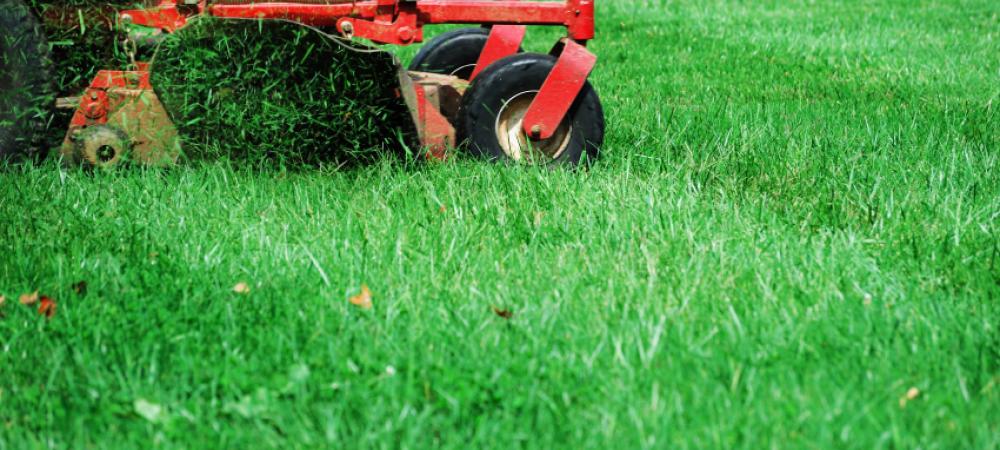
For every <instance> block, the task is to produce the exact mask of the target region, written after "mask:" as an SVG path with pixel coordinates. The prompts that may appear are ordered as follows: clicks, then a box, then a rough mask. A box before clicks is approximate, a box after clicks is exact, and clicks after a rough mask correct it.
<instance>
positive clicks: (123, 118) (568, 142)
mask: <svg viewBox="0 0 1000 450" xmlns="http://www.w3.org/2000/svg"><path fill="white" fill-rule="evenodd" d="M20 1H21V0H0V5H2V6H3V7H4V8H7V7H8V6H11V7H15V8H16V6H17V5H16V3H17V2H20ZM157 2H158V3H157ZM22 9H24V12H23V13H20V12H18V13H16V14H12V13H10V12H8V13H5V14H3V15H0V22H4V23H0V56H2V58H3V61H5V63H4V65H3V66H0V88H3V90H4V91H5V92H19V93H21V94H18V95H20V97H18V95H14V97H17V98H9V99H8V100H7V101H6V102H5V103H6V104H7V105H12V106H9V107H8V109H10V111H0V155H4V154H6V155H13V154H18V153H27V152H30V151H31V149H32V146H33V145H34V144H33V142H31V141H32V139H31V138H29V137H28V136H31V135H32V130H34V129H36V128H39V127H43V126H44V124H43V123H40V122H41V121H42V120H43V119H44V117H46V115H45V114H44V110H45V109H46V108H47V107H50V106H51V105H34V104H32V103H31V102H32V100H33V99H35V98H38V97H40V96H41V94H43V93H44V92H42V90H41V88H37V89H36V88H35V85H36V84H37V85H38V86H41V85H43V84H44V83H43V80H41V79H40V77H42V76H43V73H44V71H42V70H40V69H41V66H39V70H37V71H33V70H32V68H31V67H27V68H25V67H12V66H11V63H10V61H15V60H18V59H17V58H15V57H14V56H16V55H20V56H21V59H19V61H27V64H28V65H29V66H30V65H31V61H33V59H32V58H23V55H24V53H26V52H28V53H30V52H38V53H39V54H42V53H43V52H45V46H46V43H45V41H44V36H41V35H40V33H39V31H38V25H37V22H36V20H35V19H34V18H32V17H30V12H29V11H28V10H27V8H22ZM117 14H118V20H119V22H120V23H121V24H124V25H125V26H126V27H127V29H129V30H130V35H134V34H141V35H142V36H144V37H149V36H156V35H163V34H169V33H173V32H176V31H178V30H180V29H182V28H184V27H185V26H186V25H188V24H189V23H190V22H191V21H192V20H193V19H195V18H196V17H200V16H210V17H214V18H219V19H244V20H246V19H252V20H264V21H268V20H281V21H291V22H295V23H298V24H301V25H303V26H308V27H315V28H317V29H321V30H324V31H327V32H329V33H330V34H335V35H337V36H338V37H339V38H341V39H357V38H360V39H366V40H368V41H371V42H373V43H375V44H394V45H411V44H416V43H420V42H423V38H424V26H425V25H433V24H473V25H478V26H479V27H476V28H465V29H458V30H455V31H451V32H448V33H445V34H442V35H440V36H438V37H437V38H435V39H433V40H431V41H430V42H428V43H427V44H426V45H424V46H423V48H421V49H420V51H419V53H418V54H417V56H416V57H415V59H414V60H413V62H412V64H411V65H410V67H409V70H407V71H402V70H401V71H400V74H399V85H400V88H399V89H398V95H399V96H401V97H402V98H404V99H405V102H406V105H407V106H408V108H409V111H410V114H411V116H412V119H413V122H414V123H415V125H416V130H417V132H418V134H419V137H420V141H421V143H422V145H423V147H424V148H425V149H426V151H427V155H428V157H432V158H444V157H445V156H446V155H447V152H448V151H449V150H450V149H453V148H456V147H464V148H466V149H467V150H468V151H470V152H472V153H473V154H475V155H479V156H483V157H486V158H489V159H494V160H508V161H517V162H525V163H535V164H551V163H561V164H568V165H576V164H579V163H581V162H585V161H589V160H593V159H594V158H596V157H597V155H598V153H599V150H600V147H601V145H602V143H603V139H604V114H603V111H602V109H601V104H600V100H599V99H598V96H597V94H596V92H595V91H594V89H593V88H592V87H591V86H590V83H589V82H588V81H587V80H588V77H589V76H590V73H591V71H592V70H593V69H594V66H595V64H596V62H597V57H596V56H595V55H594V54H593V53H591V52H590V51H588V50H587V48H586V44H587V42H588V41H589V40H591V39H593V38H594V0H560V1H520V0H287V1H282V2H268V1H251V0H214V1H213V0H208V1H206V0H200V1H199V0H154V1H153V4H152V5H151V6H150V7H148V8H145V9H131V10H124V11H119V12H118V13H117ZM529 25H544V26H559V27H564V28H565V29H566V30H567V34H566V37H564V38H562V39H560V40H559V41H558V42H557V43H556V44H555V45H554V46H553V48H552V50H551V52H550V53H548V54H538V53H523V52H521V45H522V41H523V40H524V37H525V33H526V28H527V26H529ZM136 30H138V32H137V31H136ZM36 59H38V60H41V59H42V58H36ZM40 64H41V63H40ZM131 69H132V70H127V71H110V70H103V71H100V72H98V73H97V75H96V77H94V79H93V81H92V82H91V83H90V85H89V86H88V87H87V88H86V90H85V91H84V92H83V93H82V95H80V96H79V97H66V98H61V99H59V100H58V102H56V103H57V105H56V106H57V107H60V108H70V109H73V110H74V113H73V116H72V120H71V123H70V125H69V130H68V132H67V133H66V136H65V139H64V141H63V143H62V147H61V153H62V156H63V158H64V160H65V161H69V162H76V163H82V164H87V165H92V166H103V167H106V166H114V165H116V164H117V163H119V162H120V161H122V160H130V161H136V162H139V163H143V164H149V165H164V164H171V163H173V162H174V161H175V160H176V158H177V156H178V154H179V151H180V139H179V137H178V132H177V129H176V127H175V126H174V124H173V123H172V121H171V118H170V115H169V114H168V113H167V112H166V110H165V109H164V107H163V105H162V104H161V102H160V101H159V99H158V98H157V94H156V92H155V91H154V89H153V86H152V85H151V83H150V67H149V65H148V64H144V63H142V62H136V63H135V64H134V66H133V67H131ZM36 91H37V92H36ZM21 97H23V98H21ZM50 101H51V100H50ZM5 103H0V106H2V105H4V104H5ZM35 107H37V109H38V111H39V112H37V113H34V112H32V111H34V109H33V108H35Z"/></svg>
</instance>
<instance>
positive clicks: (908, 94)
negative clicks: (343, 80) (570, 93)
mask: <svg viewBox="0 0 1000 450" xmlns="http://www.w3.org/2000/svg"><path fill="white" fill-rule="evenodd" d="M598 9H599V17H600V19H599V25H598V26H599V28H598V35H599V38H598V40H597V41H595V42H593V44H592V48H593V49H594V51H595V52H596V53H598V54H599V55H600V57H601V62H600V65H599V67H598V69H597V72H596V73H595V75H594V77H593V82H594V85H595V87H596V88H597V90H598V91H599V93H600V94H601V97H602V100H603V102H604V107H605V110H606V114H607V120H608V124H609V127H608V137H607V143H606V145H605V148H604V157H603V159H602V160H601V161H599V162H598V163H597V164H596V165H594V166H593V167H592V168H590V169H589V170H579V171H568V170H544V169H533V168H525V167H508V166H503V165H496V164H489V163H484V162H481V161H477V160H474V159H470V158H457V159H453V160H450V161H448V162H445V163H428V164H412V163H406V162H403V161H399V160H392V159H386V160H384V161H381V162H377V163H375V164H373V165H370V166H365V167H360V168H356V169H341V170H335V169H331V168H315V169H310V168H306V169H279V168H264V169H260V168H247V167H242V166H236V165H234V164H228V163H225V162H220V163H194V164H189V165H186V166H182V167H178V168H174V169H169V170H141V169H133V170H124V171H119V172H114V173H88V172H86V171H82V170H77V169H61V168H59V166H58V165H56V164H54V163H52V162H49V163H45V164H41V165H39V166H34V167H30V166H12V167H8V168H6V169H4V170H2V171H0V217H2V219H0V293H2V294H5V295H6V297H7V300H6V303H5V304H4V305H3V306H2V307H0V308H2V309H0V314H2V318H0V448H28V447H38V448H41V447H54V448H116V447H132V448H150V447H158V448H161V447H162V448H303V447H329V448H430V447H441V448H462V449H469V448H477V449H478V448H497V449H508V448H538V449H549V448H573V449H591V448H593V449H606V448H636V449H639V448H706V447H708V448H764V447H775V448H938V449H953V448H984V449H993V448H997V447H1000V334H998V329H997V327H998V324H1000V113H998V104H997V103H998V100H1000V3H997V2H996V1H993V0H953V1H946V0H865V1H860V0H831V1H823V2H812V1H808V2H807V1H784V0H764V1H742V0H708V1H696V0H660V1H638V0H636V1H626V0H620V1H618V0H604V1H600V2H598ZM532 36H533V39H532V40H531V41H530V42H529V45H528V47H529V49H532V50H544V49H545V47H546V45H547V44H550V43H551V42H552V38H553V36H554V35H553V34H552V33H551V32H545V31H543V32H540V33H534V34H533V35H532ZM412 53H413V52H412V49H406V50H405V51H403V52H402V56H403V57H404V58H405V57H407V55H412ZM234 166H235V167H234ZM81 281H83V282H85V284H86V289H80V288H81V287H83V286H82V285H81V284H79V282H81ZM238 283H246V284H247V288H248V289H247V290H249V292H245V290H242V291H243V292H242V293H237V292H234V289H233V288H234V286H236V285H237V284H238ZM362 285H367V286H369V287H370V289H371V292H372V302H373V308H371V309H370V310H365V309H362V308H358V307H356V306H354V305H353V304H352V303H351V302H350V301H349V299H350V298H351V297H352V296H354V295H355V294H357V293H358V292H359V291H360V289H361V286H362ZM36 289H37V290H40V292H41V293H42V294H43V295H47V296H49V297H51V298H52V299H54V301H55V302H56V310H55V314H54V315H53V316H52V317H51V318H46V317H45V316H43V315H41V314H39V313H38V312H37V311H36V309H37V305H33V306H30V307H29V306H24V305H21V304H20V302H19V301H18V300H19V298H18V297H19V296H20V295H21V294H23V293H28V292H32V291H35V290H36ZM77 291H79V292H77Z"/></svg>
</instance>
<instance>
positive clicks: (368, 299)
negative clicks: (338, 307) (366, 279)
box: [350, 284, 372, 309]
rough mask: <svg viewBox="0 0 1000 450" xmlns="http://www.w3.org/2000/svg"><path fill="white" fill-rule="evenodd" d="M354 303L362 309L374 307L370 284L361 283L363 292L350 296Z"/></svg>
mask: <svg viewBox="0 0 1000 450" xmlns="http://www.w3.org/2000/svg"><path fill="white" fill-rule="evenodd" d="M350 302H351V304H352V305H354V306H357V307H358V308H361V309H372V291H371V289H368V285H365V284H362V285H361V293H360V294H358V295H355V296H353V297H351V298H350Z"/></svg>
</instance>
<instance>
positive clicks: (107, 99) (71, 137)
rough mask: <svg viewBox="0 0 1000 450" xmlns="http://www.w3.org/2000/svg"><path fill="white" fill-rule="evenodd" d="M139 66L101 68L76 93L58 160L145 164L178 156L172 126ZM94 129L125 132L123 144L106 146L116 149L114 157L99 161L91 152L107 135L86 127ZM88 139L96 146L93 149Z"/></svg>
mask: <svg viewBox="0 0 1000 450" xmlns="http://www.w3.org/2000/svg"><path fill="white" fill-rule="evenodd" d="M139 69H140V70H137V71H127V72H126V71H101V72H99V73H98V74H97V76H96V77H95V78H94V81H93V82H92V83H91V85H90V87H89V88H88V89H87V91H86V92H85V93H84V95H83V96H82V97H80V99H79V105H78V106H77V108H76V113H75V114H74V115H73V119H72V121H71V122H70V128H69V131H68V132H67V133H66V138H65V139H64V140H63V145H62V149H61V153H62V156H63V159H64V161H66V162H68V163H89V164H93V165H100V166H103V167H106V166H113V165H116V164H118V163H120V162H122V161H131V162H135V163H139V164H143V165H151V166H166V165H170V164H173V163H174V162H176V160H177V158H178V156H179V155H180V140H179V138H178V134H177V128H176V127H175V126H174V124H173V122H171V120H170V116H169V115H168V114H167V111H166V109H164V107H163V104H162V103H160V100H159V98H158V97H157V96H156V93H155V92H153V88H152V86H150V84H149V71H148V68H147V67H146V66H145V65H140V68H139ZM94 127H105V128H109V129H113V130H115V131H116V132H118V133H121V134H122V135H123V136H125V142H126V143H125V144H123V145H117V146H112V147H113V148H114V149H115V150H116V153H115V156H114V158H111V159H108V160H102V159H101V155H100V154H99V152H96V151H97V150H99V149H100V147H101V145H104V144H103V143H104V141H105V140H107V138H106V136H107V133H103V132H102V133H93V132H89V131H87V130H89V129H90V128H94ZM81 140H84V144H81V142H80V141H81ZM89 141H93V142H97V143H98V144H101V145H98V146H97V147H95V148H96V149H97V150H93V149H92V144H90V143H89ZM93 145H97V144H93ZM91 150H93V151H91ZM88 152H89V153H88ZM95 152H96V153H95Z"/></svg>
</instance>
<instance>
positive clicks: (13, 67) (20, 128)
mask: <svg viewBox="0 0 1000 450" xmlns="http://www.w3.org/2000/svg"><path fill="white" fill-rule="evenodd" d="M0 93H2V95H0V159H5V158H10V157H13V158H22V157H39V156H43V155H44V153H45V150H46V147H45V128H46V124H47V123H48V119H49V117H50V114H51V112H52V106H53V104H54V101H55V100H54V99H55V93H54V91H53V87H52V80H51V65H50V63H49V46H48V42H47V41H46V39H45V36H44V33H43V32H42V30H41V27H40V26H39V24H38V21H37V19H36V18H35V17H34V15H33V14H32V13H31V10H30V9H28V6H27V5H25V4H24V2H22V1H21V0H0Z"/></svg>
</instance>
